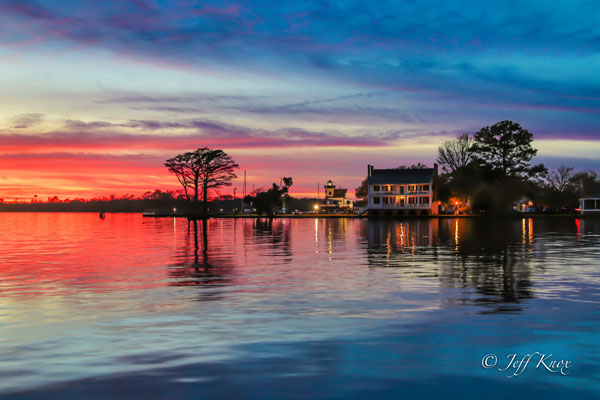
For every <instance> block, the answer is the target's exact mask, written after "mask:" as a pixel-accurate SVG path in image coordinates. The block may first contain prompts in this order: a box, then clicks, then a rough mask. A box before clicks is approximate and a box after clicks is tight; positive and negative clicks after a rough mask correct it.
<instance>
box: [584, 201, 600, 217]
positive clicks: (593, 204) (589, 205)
mask: <svg viewBox="0 0 600 400" xmlns="http://www.w3.org/2000/svg"><path fill="white" fill-rule="evenodd" d="M579 213H581V214H598V215H600V197H585V198H582V199H579Z"/></svg>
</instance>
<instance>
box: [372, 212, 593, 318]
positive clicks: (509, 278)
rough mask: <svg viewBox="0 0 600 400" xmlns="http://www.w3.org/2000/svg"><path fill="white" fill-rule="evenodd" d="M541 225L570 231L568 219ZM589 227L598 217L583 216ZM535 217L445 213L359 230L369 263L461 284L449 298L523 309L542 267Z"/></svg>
mask: <svg viewBox="0 0 600 400" xmlns="http://www.w3.org/2000/svg"><path fill="white" fill-rule="evenodd" d="M537 221H539V224H540V231H541V232H544V233H547V232H552V231H553V230H558V231H560V232H561V233H565V232H567V233H569V234H572V233H574V232H573V231H574V230H575V228H576V226H575V225H574V224H573V221H572V220H556V221H545V220H537ZM586 222H587V224H588V228H587V231H588V232H592V231H594V229H595V227H597V225H598V224H597V222H596V221H594V220H587V221H586ZM536 223H538V222H534V220H533V219H531V218H530V219H523V220H517V221H508V222H507V221H499V220H485V219H443V220H437V219H433V220H407V221H369V222H368V223H367V224H366V225H365V226H364V229H363V231H362V233H363V235H366V236H367V238H368V249H367V253H368V256H369V257H368V259H369V264H370V265H371V266H372V267H381V266H386V267H398V268H404V269H405V271H406V272H405V273H406V274H411V275H414V274H418V275H419V276H434V275H435V276H437V277H438V279H439V281H440V283H441V284H442V285H444V286H445V287H449V288H460V289H461V291H460V292H459V293H460V295H459V296H458V297H457V298H452V299H448V301H450V302H460V303H463V304H477V305H480V306H484V307H485V308H484V309H483V310H481V312H484V313H487V312H517V311H521V310H522V307H523V305H522V304H523V301H524V300H526V299H530V298H532V297H533V291H532V275H533V274H534V273H541V272H542V271H543V269H544V263H543V262H540V260H541V259H543V257H544V255H545V251H544V246H543V243H538V244H536V240H535V232H536V230H535V225H536ZM468 289H474V290H475V291H476V293H475V295H474V294H472V293H471V292H470V291H469V290H468Z"/></svg>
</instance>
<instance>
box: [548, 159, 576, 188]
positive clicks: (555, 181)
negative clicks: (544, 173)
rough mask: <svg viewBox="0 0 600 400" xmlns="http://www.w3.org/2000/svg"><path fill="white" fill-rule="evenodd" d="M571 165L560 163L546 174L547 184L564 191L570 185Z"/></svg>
mask: <svg viewBox="0 0 600 400" xmlns="http://www.w3.org/2000/svg"><path fill="white" fill-rule="evenodd" d="M572 177H573V167H567V166H565V165H561V166H560V167H558V168H557V169H555V170H554V171H551V172H550V174H549V175H548V184H549V185H550V186H551V187H552V188H553V189H554V190H557V191H559V192H564V191H566V190H567V189H568V188H569V186H571V185H572V182H571V178H572Z"/></svg>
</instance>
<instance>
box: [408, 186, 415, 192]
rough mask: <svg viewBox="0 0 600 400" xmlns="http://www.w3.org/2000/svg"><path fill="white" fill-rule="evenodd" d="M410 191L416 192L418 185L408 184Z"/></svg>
mask: <svg viewBox="0 0 600 400" xmlns="http://www.w3.org/2000/svg"><path fill="white" fill-rule="evenodd" d="M408 191H409V192H416V191H417V188H416V185H408Z"/></svg>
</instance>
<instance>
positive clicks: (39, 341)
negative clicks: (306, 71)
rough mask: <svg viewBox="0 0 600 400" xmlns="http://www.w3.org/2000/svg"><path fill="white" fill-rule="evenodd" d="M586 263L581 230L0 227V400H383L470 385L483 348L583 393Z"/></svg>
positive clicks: (515, 226) (51, 217) (599, 243)
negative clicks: (544, 356)
mask: <svg viewBox="0 0 600 400" xmlns="http://www.w3.org/2000/svg"><path fill="white" fill-rule="evenodd" d="M599 254H600V221H598V220H592V219H575V220H573V219H525V220H515V221H485V220H478V219H456V218H454V219H442V220H406V221H373V220H371V221H369V220H359V219H323V218H318V219H288V220H282V219H272V220H264V219H262V220H256V219H244V220H241V219H240V220H234V219H212V220H210V221H208V222H207V223H203V222H201V221H197V222H196V223H194V222H188V221H187V220H185V219H182V218H179V219H166V218H165V219H154V218H142V217H141V216H136V215H132V214H123V215H113V214H109V215H107V217H106V219H105V220H103V221H102V220H99V219H98V216H97V214H91V215H85V214H81V215H79V214H77V215H75V214H68V215H63V214H22V215H21V214H20V215H17V214H14V215H0V265H2V269H1V272H2V274H0V293H1V294H2V298H1V299H0V323H1V324H2V337H1V338H0V376H3V377H4V378H6V379H2V380H0V381H1V382H0V397H1V396H2V394H5V395H6V396H8V398H14V396H12V397H11V396H10V395H9V394H10V393H19V392H24V391H30V390H37V391H38V392H37V393H46V392H45V391H46V390H50V389H48V385H55V386H52V387H58V386H60V387H65V388H78V386H77V384H74V383H73V382H75V381H78V382H82V383H81V385H82V386H81V388H82V389H81V391H78V390H75V392H77V394H78V396H71V397H70V398H81V397H82V396H81V394H83V397H85V398H89V397H90V396H88V395H90V394H91V392H94V393H96V392H95V391H94V390H92V389H90V386H89V385H91V382H96V383H95V384H94V385H96V386H94V387H95V388H97V389H98V392H97V393H99V394H98V397H100V398H108V397H110V398H119V397H120V396H119V393H115V395H114V396H113V395H112V393H108V392H107V391H106V390H107V388H117V387H120V386H119V385H118V384H112V383H107V381H106V380H103V379H104V378H103V377H106V376H107V375H109V374H117V375H118V376H123V377H132V376H133V377H134V378H132V381H131V382H135V383H136V384H137V383H138V382H141V381H143V382H153V383H154V382H156V383H157V387H158V388H159V390H164V391H161V393H168V394H169V395H172V394H174V393H183V392H182V391H181V390H189V392H185V393H186V394H189V396H186V397H190V396H191V397H193V396H194V395H198V394H200V395H202V394H206V390H207V387H208V386H209V385H212V386H211V387H212V389H211V390H213V391H214V392H213V393H215V394H217V395H215V396H214V397H221V398H231V397H235V396H236V395H238V394H239V393H240V386H239V385H236V384H232V383H239V382H240V381H243V382H247V384H248V389H249V390H250V389H252V390H254V389H257V390H258V389H261V388H271V387H273V384H274V383H277V382H278V383H279V384H280V387H281V388H284V389H286V390H287V389H288V387H289V385H288V383H289V382H290V381H289V380H288V379H290V377H295V378H294V379H298V381H296V382H297V383H298V382H300V381H301V382H302V384H298V385H297V386H295V387H294V388H293V389H294V391H293V392H294V393H297V394H298V395H299V396H301V397H306V398H314V397H336V396H338V397H340V396H341V397H348V398H359V397H361V396H360V393H363V394H365V393H366V394H365V395H364V396H363V397H365V396H366V398H373V397H378V395H379V394H382V396H379V397H398V396H397V395H398V394H399V395H402V394H406V392H402V391H394V390H393V388H392V389H391V388H390V386H385V385H389V383H392V382H398V381H399V378H400V379H402V380H403V382H407V384H408V383H410V384H411V385H412V384H413V383H414V382H415V381H421V382H423V384H424V385H428V384H429V383H430V382H431V381H435V379H436V376H437V374H438V372H442V373H443V371H450V373H451V374H456V375H453V376H448V381H447V382H448V384H444V385H442V386H443V387H444V389H446V388H453V389H456V386H457V385H456V384H455V383H453V384H451V383H452V382H455V379H456V377H457V376H463V377H465V378H464V380H463V381H471V378H476V379H473V380H474V381H476V380H477V378H480V377H481V374H483V373H485V372H486V371H483V370H482V369H481V368H479V365H480V364H479V363H480V361H481V357H482V354H481V352H483V351H486V352H487V351H496V350H498V351H499V350H502V351H503V352H504V351H505V350H506V352H509V351H516V352H519V351H521V350H523V351H538V350H544V351H546V350H547V351H549V352H553V351H558V350H559V351H560V353H561V356H564V357H566V358H569V359H573V360H576V361H577V368H578V370H577V371H574V373H573V377H574V378H576V380H575V379H574V380H572V381H569V380H568V379H569V378H565V379H562V380H561V379H556V377H555V376H549V375H548V376H547V375H544V374H538V375H534V374H533V373H532V374H531V375H528V377H527V378H526V379H528V380H527V381H524V382H527V385H529V384H531V387H539V386H543V385H546V384H547V383H548V382H552V383H554V384H555V385H564V386H565V387H566V386H567V385H571V386H572V387H579V386H586V387H591V388H594V389H597V387H598V386H597V383H596V382H598V379H597V377H598V374H597V368H596V369H594V368H595V366H596V364H597V359H598V354H597V352H594V349H595V347H594V344H595V343H597V339H598V335H597V316H598V313H597V310H598V304H599V302H598V292H599V290H598V289H599V288H600V274H599V271H598V268H597V266H598V262H599ZM198 300H202V301H198ZM205 300H210V301H205ZM199 333H200V334H199ZM540 346H543V348H541V347H540ZM564 352H567V353H568V354H562V353H564ZM505 354H506V353H505ZM433 367H436V368H437V369H435V372H433V370H432V368H433ZM438 367H439V368H438ZM143 371H148V372H147V375H143ZM135 374H142V375H143V376H144V378H143V379H142V378H140V379H137V378H135V376H138V375H135ZM142 375H139V376H142ZM487 376H489V375H487ZM374 377H376V378H374ZM524 378H525V377H524ZM306 379H310V381H307V380H306ZM374 379H379V380H380V381H379V383H377V382H375V383H377V385H379V384H381V385H382V386H380V387H382V388H385V387H387V389H382V390H380V392H379V393H377V392H376V391H374V392H372V393H371V392H369V393H367V392H364V391H363V392H360V393H359V392H358V391H357V390H358V389H356V388H357V387H360V388H367V387H369V388H372V387H374V384H373V383H374ZM499 379H502V381H501V382H502V384H504V383H505V382H507V381H506V379H505V378H504V376H500V377H499ZM350 381H352V382H353V383H357V384H358V385H351V384H348V382H350ZM111 382H114V380H113V381H111ZM175 382H180V386H177V388H175V389H174V386H173V385H175ZM306 382H309V383H310V384H309V385H306ZM332 382H338V383H339V385H338V386H332ZM461 382H462V381H461ZM568 382H571V384H569V383H568ZM513 383H514V382H512V381H511V382H510V384H511V385H512V384H513ZM57 384H59V385H57ZM63 384H64V386H63ZM73 385H75V386H73ZM452 385H454V387H452ZM593 385H595V386H593ZM481 386H482V387H481V388H480V389H481V390H480V391H478V392H477V394H481V396H474V395H473V394H472V393H471V395H472V396H471V397H485V394H486V393H485V392H486V389H487V388H488V386H487V385H483V384H482V385H481ZM571 386H570V388H571ZM130 387H131V388H133V387H136V385H135V384H132V385H131V386H130ZM332 387H333V389H332ZM424 387H425V386H424ZM465 387H466V386H465ZM528 387H529V386H528ZM327 388H329V389H330V392H326V390H327ZM468 388H469V390H472V389H473V386H470V384H469V386H468ZM296 389H297V390H296ZM102 390H105V391H102ZM135 390H137V387H136V389H135ZM265 390H267V389H265ZM386 390H387V392H386ZM203 391H204V392H203ZM6 393H9V394H8V395H7V394H6ZM149 393H153V394H155V393H158V391H154V390H151V391H149ZM244 393H246V395H241V396H240V397H246V398H248V397H251V396H249V395H248V394H247V393H249V392H244ZM256 393H257V395H256V396H254V397H255V398H265V397H267V396H261V395H259V394H265V393H258V392H256ZM282 393H283V392H282ZM286 393H291V391H288V392H286ZM53 394H54V393H53ZM271 394H272V393H271ZM324 394H331V395H330V396H329V395H327V396H325V395H324ZM386 395H387V396H386ZM436 396H437V393H436ZM42 397H43V396H42ZM46 397H47V398H69V396H59V395H54V396H53V395H48V396H46ZM121 397H124V396H121ZM146 397H147V396H146ZM150 397H152V396H150ZM201 397H202V396H201ZM276 397H280V398H282V397H285V395H284V394H283V395H282V396H276ZM416 397H419V396H416ZM467 397H468V396H467ZM572 397H573V396H572ZM575 397H577V398H580V397H578V396H575Z"/></svg>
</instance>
